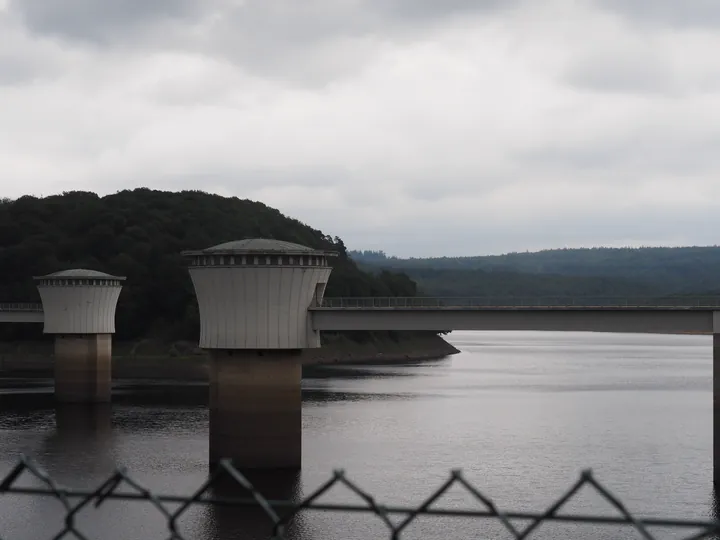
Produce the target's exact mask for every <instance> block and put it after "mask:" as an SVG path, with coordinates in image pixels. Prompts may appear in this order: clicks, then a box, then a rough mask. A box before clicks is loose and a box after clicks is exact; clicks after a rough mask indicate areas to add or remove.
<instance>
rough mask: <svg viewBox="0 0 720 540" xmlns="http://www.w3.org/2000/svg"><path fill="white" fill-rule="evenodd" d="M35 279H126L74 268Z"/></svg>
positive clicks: (35, 277)
mask: <svg viewBox="0 0 720 540" xmlns="http://www.w3.org/2000/svg"><path fill="white" fill-rule="evenodd" d="M33 279H117V280H124V279H125V278H124V277H121V276H113V275H111V274H106V273H105V272H98V271H97V270H88V269H86V268H73V269H70V270H60V271H59V272H53V273H52V274H48V275H46V276H34V277H33Z"/></svg>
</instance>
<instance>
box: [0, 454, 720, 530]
mask: <svg viewBox="0 0 720 540" xmlns="http://www.w3.org/2000/svg"><path fill="white" fill-rule="evenodd" d="M22 477H30V479H31V480H33V481H34V483H35V484H36V485H37V483H38V482H39V483H40V487H35V486H32V487H27V485H28V484H27V482H19V481H18V480H19V479H20V478H22ZM228 480H230V481H231V482H232V484H234V485H232V486H231V487H233V488H236V489H237V496H235V497H232V498H229V497H217V496H212V495H210V494H209V492H210V491H211V490H212V488H213V486H216V485H218V484H219V483H220V482H222V481H224V486H225V492H227V491H228V485H227V481H228ZM336 487H339V488H340V490H338V491H342V492H344V493H345V494H347V493H348V492H350V493H351V494H352V495H353V496H354V498H355V499H356V500H357V501H358V502H357V503H338V502H321V501H322V500H324V501H327V500H328V499H327V497H326V495H328V494H329V495H333V494H337V493H338V491H335V490H334V488H336ZM457 488H460V489H461V490H463V491H464V492H465V493H467V494H468V495H469V496H470V497H471V498H472V499H473V501H475V502H477V508H475V509H463V508H457V506H456V507H454V508H448V507H445V508H442V507H441V508H438V507H437V506H436V504H435V503H436V502H438V501H442V500H443V497H444V496H445V495H446V493H448V492H449V491H450V490H451V489H457ZM583 488H589V489H590V490H591V491H593V492H594V493H595V494H596V495H598V496H599V497H600V498H601V499H603V500H604V501H605V502H607V503H609V504H608V508H614V510H615V512H614V514H615V515H614V516H613V515H608V514H605V515H600V514H577V513H572V514H568V513H561V511H562V510H563V507H564V506H565V505H566V504H567V503H568V502H570V501H572V500H573V499H575V498H576V497H577V496H578V494H579V493H580V492H581V491H583V490H584V489H583ZM0 494H1V495H4V496H5V495H16V496H21V495H26V496H31V497H53V498H55V499H57V500H58V501H59V502H60V503H61V504H62V506H63V507H64V512H65V519H64V521H63V526H62V530H61V531H60V532H58V533H57V534H54V535H52V532H49V533H48V536H50V535H52V537H53V538H65V537H66V536H67V537H70V536H72V537H74V538H79V539H85V540H89V537H88V536H86V535H85V534H84V533H83V532H82V531H81V529H80V528H79V527H78V524H77V519H76V514H77V513H78V512H80V511H83V512H84V513H85V514H87V511H89V510H90V509H91V507H92V506H94V507H98V506H100V505H101V504H103V503H104V502H105V501H107V500H122V501H137V502H141V503H144V504H146V505H148V506H151V507H154V509H155V510H156V511H157V512H158V513H159V514H160V515H161V516H162V517H163V519H165V520H167V528H168V532H169V534H170V538H172V539H175V540H184V539H185V538H187V536H184V535H183V534H182V530H181V526H180V524H179V523H178V520H179V519H181V518H182V517H183V514H184V513H185V512H186V511H187V510H188V509H189V508H191V507H195V506H201V505H206V506H207V505H209V506H223V507H226V508H228V509H235V510H239V509H241V508H242V509H249V508H254V509H256V510H257V512H258V513H260V515H261V516H264V517H267V523H268V525H267V531H268V533H269V534H270V538H272V539H274V540H279V539H284V538H287V536H286V532H285V531H286V526H287V525H288V524H289V523H290V522H291V521H292V519H293V518H294V517H295V516H296V515H298V514H300V513H301V512H313V511H322V512H336V513H351V512H352V513H364V514H373V515H375V516H376V517H377V518H378V519H379V521H380V523H382V525H384V530H385V532H386V533H387V536H386V538H390V539H391V540H395V539H400V538H402V537H404V536H403V535H402V533H403V532H404V531H405V529H406V528H407V527H408V526H409V525H411V524H413V522H415V521H416V520H417V518H418V517H425V516H428V517H435V518H437V517H453V518H466V519H467V518H471V519H474V520H477V521H478V523H476V524H474V529H475V530H476V531H477V532H476V533H475V534H477V533H478V532H480V531H481V530H482V529H481V528H480V526H481V523H480V522H481V521H482V520H485V523H487V524H488V525H491V523H490V521H491V520H492V521H494V522H495V523H496V524H500V525H502V527H503V528H504V529H505V530H506V531H507V533H508V537H509V538H516V539H520V538H535V536H534V533H535V532H536V531H537V529H538V527H540V526H541V525H542V528H543V531H544V532H545V533H548V532H549V531H548V530H547V529H548V528H549V527H551V526H552V524H554V523H555V524H560V523H562V524H564V528H563V529H562V530H563V532H568V531H567V528H566V527H567V524H568V523H570V524H575V525H576V526H578V527H579V528H582V527H585V526H593V529H594V528H595V527H597V526H602V525H604V526H609V525H612V526H616V527H617V526H624V529H625V530H626V531H627V532H630V531H632V532H634V533H635V534H636V535H637V537H640V538H644V539H646V540H654V539H655V538H656V536H655V535H654V534H653V532H658V531H655V530H654V529H655V528H660V527H662V528H673V529H676V530H677V531H679V532H680V531H682V534H683V536H677V537H676V538H684V539H686V540H690V539H701V538H713V537H715V535H717V534H718V533H720V520H717V519H716V520H708V519H705V520H702V519H684V520H682V519H668V518H649V517H647V518H646V517H637V516H635V515H634V514H633V513H632V512H631V511H630V510H629V509H628V508H627V506H626V505H625V504H624V503H623V502H622V501H621V500H620V499H619V498H618V497H617V496H616V495H614V494H613V493H612V492H611V491H610V490H609V489H608V488H606V487H605V486H604V485H603V484H602V483H600V482H599V481H598V480H597V479H596V478H595V477H594V475H593V474H592V472H591V471H590V470H586V471H584V472H582V473H581V474H580V477H579V478H578V479H577V480H576V481H575V482H573V483H572V484H571V485H570V486H569V488H568V489H567V490H566V491H565V492H564V493H563V494H562V495H561V496H560V497H559V498H557V499H555V500H554V501H552V502H551V503H550V504H549V505H548V506H547V509H546V510H545V511H542V512H527V511H504V510H500V509H499V508H498V505H497V504H496V503H495V502H494V501H493V500H492V498H490V497H489V496H488V495H486V494H485V493H484V492H482V491H481V490H480V489H478V488H477V487H476V486H475V485H473V484H472V483H471V482H470V481H469V480H468V479H467V478H466V477H465V476H464V475H463V473H462V471H460V470H453V471H451V472H450V474H449V476H448V478H447V479H446V480H444V481H443V482H441V483H440V485H439V486H438V487H437V488H436V489H435V490H433V491H432V492H431V493H430V495H429V496H428V497H427V498H426V499H425V500H423V501H422V502H421V503H420V504H419V505H417V506H396V505H385V504H379V503H378V502H377V501H376V499H375V498H374V497H373V496H372V495H371V494H370V493H368V492H367V491H365V490H364V489H363V488H361V487H360V485H359V483H358V482H356V481H354V480H351V479H350V478H349V476H348V475H347V474H345V472H344V471H342V470H336V471H335V472H334V473H333V474H332V476H331V477H330V478H329V479H328V480H327V481H325V482H324V483H323V484H321V485H320V487H318V488H317V489H316V490H314V491H312V492H311V493H310V494H309V495H304V496H302V497H301V496H298V497H296V498H295V499H294V500H279V501H278V500H268V499H266V498H265V497H264V496H263V494H262V493H261V492H260V491H259V490H257V489H256V488H255V487H254V486H253V485H252V483H251V482H250V481H248V480H247V478H245V476H243V475H242V474H241V473H240V472H239V471H237V470H236V469H234V468H233V467H232V465H230V464H229V462H227V461H222V462H221V463H220V465H219V467H217V468H216V469H215V470H214V472H213V473H212V474H211V476H210V477H209V478H208V479H207V480H206V481H205V482H203V483H202V484H201V485H200V486H199V487H198V488H197V489H196V490H195V491H194V492H193V493H191V494H188V495H164V494H159V493H154V492H152V491H150V490H149V489H147V488H146V487H144V486H143V485H142V484H141V483H140V482H138V481H137V480H135V479H134V478H133V477H132V476H131V475H130V474H129V473H128V472H127V471H126V470H125V469H124V468H118V469H116V470H115V472H114V473H112V474H110V475H109V476H108V477H107V478H106V479H104V481H102V482H101V483H100V484H99V485H98V486H97V487H96V488H95V489H91V490H76V489H70V488H66V487H64V486H60V485H59V484H57V483H56V482H55V481H54V480H53V478H51V477H50V476H49V475H48V474H47V473H46V472H45V471H43V470H42V469H41V468H40V467H39V466H38V465H37V464H36V463H35V462H34V461H33V460H31V459H29V458H27V457H24V456H23V457H21V458H20V459H19V460H18V462H17V464H16V465H15V467H14V468H13V469H12V470H10V471H9V472H8V473H7V474H5V476H4V478H0ZM346 496H347V495H346ZM451 497H452V496H451ZM452 498H455V497H452ZM0 515H2V513H1V511H0ZM443 524H444V529H445V530H446V536H445V537H446V538H453V536H452V530H451V528H449V527H448V522H447V521H445V522H443ZM483 524H484V523H483ZM362 527H363V531H364V532H367V531H366V527H367V524H365V523H364V524H363V525H362ZM651 528H652V529H653V532H651ZM612 531H614V532H615V534H610V535H609V537H619V536H618V535H617V532H618V531H615V529H613V530H612ZM578 532H579V533H580V534H577V535H576V537H581V536H582V530H580V531H578ZM607 532H609V533H610V532H611V531H610V530H608V531H607ZM473 536H474V535H473ZM488 536H490V535H488ZM493 536H494V535H493ZM293 537H294V536H293ZM462 537H463V538H464V537H465V534H463V535H462ZM623 537H624V536H623ZM663 537H664V536H663Z"/></svg>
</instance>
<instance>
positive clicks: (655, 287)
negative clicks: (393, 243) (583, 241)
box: [350, 246, 720, 294]
mask: <svg viewBox="0 0 720 540" xmlns="http://www.w3.org/2000/svg"><path fill="white" fill-rule="evenodd" d="M350 255H351V257H352V258H353V259H354V260H355V261H357V262H358V263H359V264H361V266H363V267H368V268H390V269H394V270H402V271H405V272H407V273H408V274H409V275H410V276H411V277H412V278H413V279H417V280H419V282H420V284H421V286H424V287H425V288H426V289H430V290H432V291H434V292H437V291H439V286H441V285H442V284H441V281H448V280H455V281H458V282H463V283H471V282H472V280H473V279H476V278H477V279H480V278H481V277H483V274H475V275H473V274H464V273H463V272H465V271H485V272H492V273H493V274H495V275H496V276H499V275H500V273H506V274H505V277H506V279H508V280H511V279H515V282H516V283H517V284H518V286H521V283H522V282H527V283H530V282H531V278H529V277H527V276H528V275H544V276H546V277H544V278H542V279H543V280H544V281H547V280H548V279H551V278H549V277H548V276H555V277H553V278H552V280H556V279H557V276H573V277H584V278H603V279H604V280H605V281H598V282H596V283H595V284H590V282H588V286H590V288H591V289H592V288H595V287H597V288H598V292H597V293H593V294H612V293H614V292H621V291H623V290H624V289H626V288H627V287H628V286H630V287H633V286H634V287H638V289H637V290H636V291H635V292H636V294H646V293H647V294H650V293H658V294H673V293H698V294H700V293H705V292H706V291H713V290H718V289H720V247H717V246H708V247H678V248H592V249H556V250H546V251H539V252H535V253H508V254H505V255H488V256H478V257H445V258H426V259H398V258H394V257H387V256H385V254H384V253H382V252H357V251H354V252H350ZM429 270H432V271H433V272H430V273H429V274H428V271H429ZM511 273H515V274H516V276H515V278H512V276H511ZM430 274H432V278H431V277H430ZM523 275H524V276H523ZM484 277H485V278H486V277H487V276H484ZM567 286H568V288H569V289H574V288H575V287H574V285H573V284H572V283H571V282H570V281H568V282H567ZM460 289H462V291H463V292H461V294H465V293H466V292H469V291H470V288H468V287H457V288H456V290H460ZM540 289H542V286H541V287H540ZM540 289H538V291H539V290H540Z"/></svg>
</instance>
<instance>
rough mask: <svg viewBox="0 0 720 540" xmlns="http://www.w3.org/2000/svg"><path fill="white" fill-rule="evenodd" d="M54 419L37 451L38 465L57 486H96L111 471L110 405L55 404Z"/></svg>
mask: <svg viewBox="0 0 720 540" xmlns="http://www.w3.org/2000/svg"><path fill="white" fill-rule="evenodd" d="M54 416H55V429H54V430H53V431H51V432H50V433H49V434H48V435H46V436H45V437H44V438H43V439H42V440H41V442H40V448H39V451H38V452H37V454H38V455H39V456H42V466H43V467H44V468H45V469H46V471H47V472H48V473H49V474H50V475H51V476H52V477H53V478H54V479H56V480H57V481H59V482H61V483H67V484H70V485H73V486H76V487H79V486H80V485H83V486H97V485H98V484H99V483H100V482H102V480H104V479H105V478H107V476H108V475H109V474H110V473H111V472H112V471H113V470H114V468H115V460H114V456H113V441H114V437H113V429H112V408H111V405H110V404H97V405H90V406H88V405H65V404H63V405H56V407H55V414H54Z"/></svg>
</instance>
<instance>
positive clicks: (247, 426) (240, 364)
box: [209, 350, 302, 470]
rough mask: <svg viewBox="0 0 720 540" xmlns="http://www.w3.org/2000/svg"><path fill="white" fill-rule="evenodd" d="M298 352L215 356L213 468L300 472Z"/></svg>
mask: <svg viewBox="0 0 720 540" xmlns="http://www.w3.org/2000/svg"><path fill="white" fill-rule="evenodd" d="M300 353H301V351H300V350H262V351H259V350H212V351H211V354H212V356H211V360H210V366H209V367H210V370H209V371H210V373H209V379H210V464H211V465H213V464H216V463H217V462H218V461H219V460H220V459H222V458H229V459H231V460H232V461H233V464H234V465H235V467H237V468H238V469H240V470H242V469H299V468H300V465H301V458H302V396H301V389H300V381H301V378H302V365H301V362H300Z"/></svg>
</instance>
